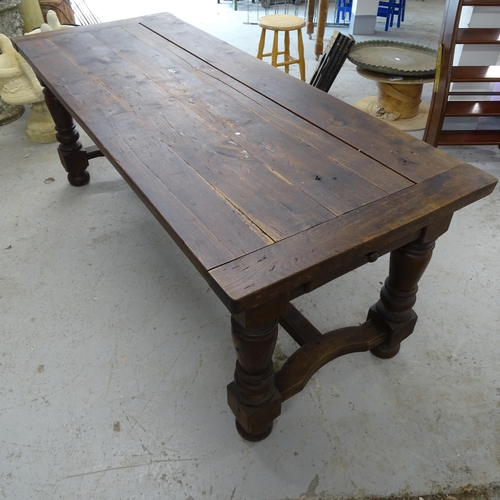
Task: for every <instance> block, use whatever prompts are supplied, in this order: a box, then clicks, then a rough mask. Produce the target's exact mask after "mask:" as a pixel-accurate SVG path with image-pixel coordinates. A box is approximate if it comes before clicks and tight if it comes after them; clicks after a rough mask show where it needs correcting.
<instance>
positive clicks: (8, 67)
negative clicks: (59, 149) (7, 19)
mask: <svg viewBox="0 0 500 500" xmlns="http://www.w3.org/2000/svg"><path fill="white" fill-rule="evenodd" d="M0 50H1V51H2V53H1V54H0V98H1V99H2V101H4V102H6V103H7V104H11V105H24V104H32V113H31V116H30V118H29V119H28V124H27V126H26V133H27V134H28V137H29V139H30V140H31V141H32V142H36V143H49V142H55V140H56V131H55V125H54V121H53V120H52V117H51V116H50V113H49V111H48V109H47V106H46V105H45V100H44V95H43V89H42V86H41V85H40V82H39V81H38V79H37V77H36V75H35V73H34V71H33V70H32V69H31V67H30V66H29V65H28V63H27V62H26V61H25V60H24V59H23V58H22V56H21V55H19V54H18V53H17V51H16V50H15V49H14V47H13V45H12V42H11V41H10V39H9V38H7V37H6V36H5V35H2V34H0Z"/></svg>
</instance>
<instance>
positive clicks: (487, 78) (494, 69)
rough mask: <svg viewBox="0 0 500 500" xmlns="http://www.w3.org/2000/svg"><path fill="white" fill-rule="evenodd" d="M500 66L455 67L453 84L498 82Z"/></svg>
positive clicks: (452, 72) (499, 79)
mask: <svg viewBox="0 0 500 500" xmlns="http://www.w3.org/2000/svg"><path fill="white" fill-rule="evenodd" d="M498 81H500V66H454V67H453V68H452V70H451V82H498Z"/></svg>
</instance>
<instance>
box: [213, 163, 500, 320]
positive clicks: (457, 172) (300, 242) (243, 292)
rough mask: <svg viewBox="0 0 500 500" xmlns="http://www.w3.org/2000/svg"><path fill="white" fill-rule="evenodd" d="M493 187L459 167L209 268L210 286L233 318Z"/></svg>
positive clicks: (481, 174) (478, 173)
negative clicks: (231, 313) (233, 314)
mask: <svg viewBox="0 0 500 500" xmlns="http://www.w3.org/2000/svg"><path fill="white" fill-rule="evenodd" d="M495 184H496V179H494V178H493V177H492V176H490V175H489V174H487V173H485V172H482V171H478V170H477V169H475V167H472V166H471V165H467V164H460V165H459V166H457V167H455V168H454V169H451V170H450V171H446V172H442V173H440V174H438V175H437V176H435V177H434V178H431V179H427V180H425V181H422V182H421V183H419V184H417V185H416V186H412V187H410V188H407V189H405V190H402V191H399V192H397V193H394V194H392V195H390V196H388V197H387V198H386V199H384V200H381V201H376V202H373V203H371V204H370V205H365V206H364V207H362V208H360V209H359V210H354V211H353V212H351V213H349V214H345V215H344V216H342V217H339V218H337V219H334V220H332V221H328V222H325V223H323V224H320V225H318V226H316V227H315V228H311V229H310V230H308V231H304V232H302V233H300V234H297V235H294V236H292V237H290V238H287V239H284V240H282V241H280V242H277V243H275V244H273V245H271V246H269V247H266V248H263V249H261V250H257V251H255V252H253V253H252V254H248V255H245V256H243V257H241V258H238V259H234V261H232V262H228V263H225V264H222V265H221V266H218V267H217V268H213V269H210V270H209V275H210V277H211V279H212V281H211V286H212V287H213V289H214V290H215V291H216V293H217V294H218V296H219V298H220V299H221V300H222V301H223V302H224V303H225V305H226V307H228V309H229V310H230V311H231V312H233V313H237V312H240V311H242V310H246V309H249V308H252V307H256V306H257V305H259V304H260V301H261V300H262V298H263V297H266V299H265V300H272V299H273V298H275V297H278V296H282V295H283V294H284V295H287V294H289V293H290V292H291V291H292V290H293V289H296V288H298V287H303V286H305V285H306V284H307V282H308V281H309V280H310V279H311V276H319V275H321V274H323V273H330V272H332V271H333V270H334V269H335V268H336V267H341V266H343V265H345V263H346V262H351V261H353V260H355V259H358V258H360V257H362V256H365V255H368V254H370V253H372V252H377V250H378V249H379V248H380V247H381V246H383V244H384V245H387V244H390V242H391V241H393V242H394V241H399V240H400V239H401V238H403V237H404V235H405V234H411V235H413V234H415V231H419V230H421V229H423V228H425V227H426V226H428V225H430V224H432V223H434V222H437V221H438V220H439V219H442V218H444V217H447V216H449V215H451V214H453V213H454V212H455V211H457V210H459V209H460V208H463V207H464V206H466V205H468V204H470V203H473V202H474V201H477V200H478V199H480V198H482V197H484V196H487V195H488V194H489V193H491V192H492V191H493V189H494V187H495ZM423 199H425V200H426V203H425V204H422V200H423ZM395 221H397V222H396V223H395ZM318 266H319V267H320V268H321V271H318Z"/></svg>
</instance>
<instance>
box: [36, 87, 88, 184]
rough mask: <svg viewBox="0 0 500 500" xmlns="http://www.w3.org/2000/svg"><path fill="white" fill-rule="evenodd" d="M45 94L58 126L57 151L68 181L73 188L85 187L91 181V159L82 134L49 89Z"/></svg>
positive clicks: (48, 106) (45, 89) (44, 91)
mask: <svg viewBox="0 0 500 500" xmlns="http://www.w3.org/2000/svg"><path fill="white" fill-rule="evenodd" d="M43 93H44V96H45V103H46V104H47V108H48V109H49V111H50V113H51V115H52V118H53V120H54V123H55V126H56V139H57V141H58V142H59V146H58V148H57V151H58V153H59V159H60V160H61V164H62V166H63V167H64V169H65V170H66V172H68V181H69V183H70V184H71V185H72V186H85V184H88V182H89V180H90V175H89V173H88V172H87V167H88V166H89V161H88V160H89V158H88V156H87V153H86V151H85V149H84V147H83V146H82V143H81V142H80V140H79V139H80V134H79V133H78V131H77V130H76V127H75V124H74V123H73V118H72V116H71V115H70V114H69V113H68V112H67V111H66V109H65V108H64V106H62V104H61V103H60V102H59V101H58V100H57V99H56V97H55V96H54V94H53V93H52V92H51V91H50V90H49V89H48V88H47V87H44V89H43Z"/></svg>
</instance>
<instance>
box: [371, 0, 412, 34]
mask: <svg viewBox="0 0 500 500" xmlns="http://www.w3.org/2000/svg"><path fill="white" fill-rule="evenodd" d="M405 8H406V0H381V1H380V2H379V3H378V10H377V17H384V18H385V31H388V30H389V27H391V28H392V27H393V24H394V17H396V19H397V24H396V26H397V27H398V28H399V27H400V26H401V23H402V22H403V21H404V20H405Z"/></svg>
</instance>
